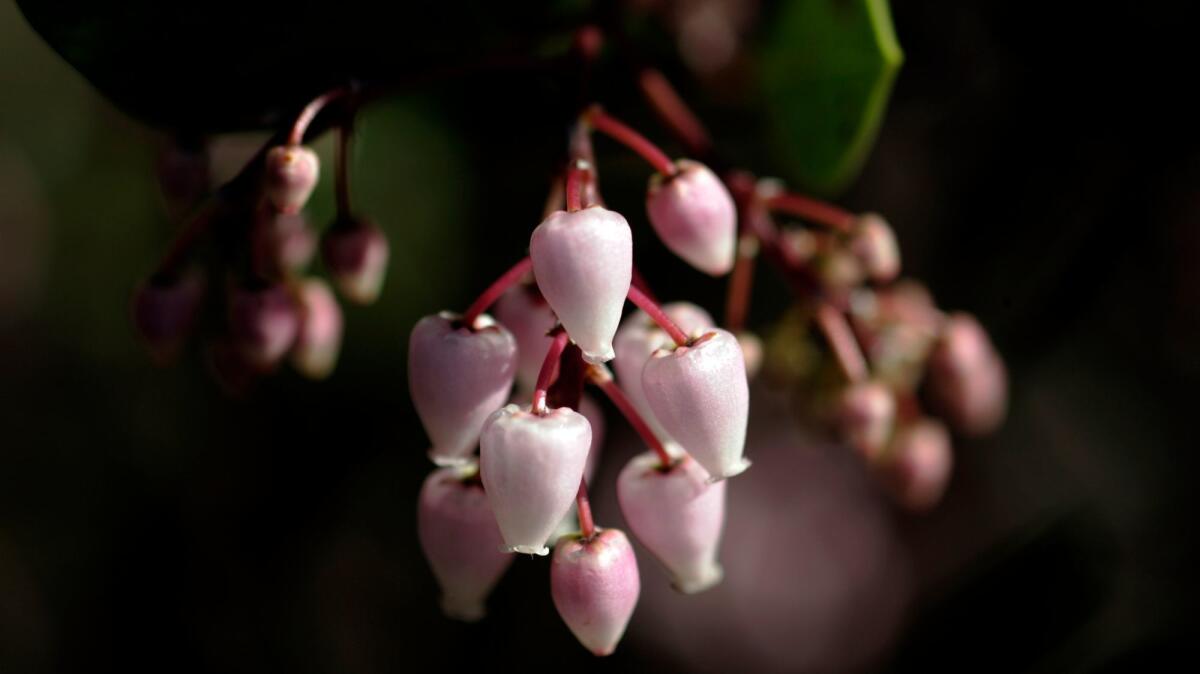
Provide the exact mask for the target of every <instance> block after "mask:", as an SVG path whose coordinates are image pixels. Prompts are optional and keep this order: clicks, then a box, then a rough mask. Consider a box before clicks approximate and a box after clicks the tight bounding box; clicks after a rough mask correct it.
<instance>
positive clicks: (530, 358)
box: [493, 284, 558, 391]
mask: <svg viewBox="0 0 1200 674" xmlns="http://www.w3.org/2000/svg"><path fill="white" fill-rule="evenodd" d="M493 312H494V313H495V314H496V320H498V321H500V323H502V324H503V325H504V327H506V328H508V329H509V331H510V332H512V334H513V337H516V339H517V354H518V356H519V360H518V361H517V382H518V383H520V385H521V386H522V387H524V388H525V389H526V390H527V391H532V390H533V387H534V386H535V385H536V384H537V376H538V372H539V371H540V370H541V369H542V360H543V359H545V357H546V351H547V349H549V348H550V343H551V342H552V341H553V340H552V339H550V338H549V337H547V336H546V333H547V332H549V331H550V329H551V328H553V327H554V324H555V323H557V322H558V319H557V318H555V316H554V311H553V310H552V309H551V308H550V305H549V304H547V303H546V300H545V299H544V298H542V296H541V293H539V292H538V291H537V289H536V288H534V287H531V286H526V285H523V284H521V285H517V286H515V287H513V288H511V289H509V290H508V292H506V293H504V294H503V295H501V296H500V299H499V300H497V301H496V306H495V307H494V308H493Z"/></svg>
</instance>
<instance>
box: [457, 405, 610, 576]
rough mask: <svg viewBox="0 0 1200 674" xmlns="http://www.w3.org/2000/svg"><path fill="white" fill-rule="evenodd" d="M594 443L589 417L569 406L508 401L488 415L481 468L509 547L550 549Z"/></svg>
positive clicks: (481, 442) (538, 552)
mask: <svg viewBox="0 0 1200 674" xmlns="http://www.w3.org/2000/svg"><path fill="white" fill-rule="evenodd" d="M591 442H592V429H591V426H590V425H589V424H588V421H587V419H586V418H585V417H584V416H583V415H582V414H580V413H578V412H576V411H574V410H572V409H570V408H568V407H559V408H556V409H553V410H549V411H548V412H547V413H546V414H536V413H533V412H531V411H530V410H529V408H528V407H524V408H522V407H518V406H516V405H508V406H506V407H504V408H502V409H499V410H496V411H495V412H494V413H493V414H492V415H491V416H490V417H488V419H487V423H486V424H484V427H483V435H482V436H480V439H479V471H480V477H481V478H482V479H483V487H484V489H486V490H487V494H488V501H489V502H490V503H491V505H492V511H493V512H494V513H495V514H496V522H497V524H499V525H500V532H501V534H502V535H503V536H504V543H505V549H506V550H508V551H510V552H524V553H528V554H534V555H545V554H546V553H548V552H549V549H548V548H547V547H546V540H547V539H548V538H549V537H550V534H552V533H554V529H555V528H556V527H557V526H558V523H559V522H560V521H562V518H563V516H564V515H566V514H567V511H569V510H570V508H571V504H572V503H573V502H574V500H575V495H576V493H578V490H579V483H580V480H581V479H582V478H583V470H584V466H585V464H586V463H587V456H588V449H589V447H590V445H591Z"/></svg>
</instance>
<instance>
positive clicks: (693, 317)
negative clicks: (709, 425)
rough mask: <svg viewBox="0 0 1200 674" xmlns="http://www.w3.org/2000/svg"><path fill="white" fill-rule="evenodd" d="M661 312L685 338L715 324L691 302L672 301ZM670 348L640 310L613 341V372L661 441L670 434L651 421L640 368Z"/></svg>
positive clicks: (621, 328)
mask: <svg viewBox="0 0 1200 674" xmlns="http://www.w3.org/2000/svg"><path fill="white" fill-rule="evenodd" d="M662 309H663V311H664V312H666V314H667V316H668V317H669V318H670V319H671V320H672V321H674V322H675V325H678V326H679V329H680V330H683V331H684V332H685V333H686V334H688V335H692V336H695V337H699V336H700V335H701V334H703V331H704V330H706V329H707V328H711V327H713V326H715V325H716V323H715V322H713V319H712V316H710V315H709V314H708V312H707V311H705V310H704V309H701V308H700V307H698V306H696V305H695V304H692V303H691V302H671V303H669V304H664V305H662ZM671 345H672V342H671V338H670V337H669V336H667V333H666V332H664V331H663V329H662V328H660V327H659V326H658V324H657V323H655V322H654V320H653V319H652V318H650V316H649V315H648V314H647V313H646V312H644V311H642V310H641V309H639V310H637V311H635V312H633V313H631V314H629V316H627V317H626V318H625V320H624V321H621V327H620V328H619V329H618V330H617V336H616V337H615V338H614V339H613V348H614V349H615V350H616V354H617V357H616V359H615V360H614V361H613V369H615V370H616V371H617V383H618V384H619V385H620V386H621V390H622V391H624V392H625V395H626V396H628V397H629V401H630V402H632V403H633V406H634V407H636V408H637V410H638V412H639V413H641V415H642V418H643V419H645V420H646V423H647V424H649V425H650V429H651V430H653V431H654V434H655V435H657V436H658V437H659V439H661V440H667V439H669V435H668V434H667V432H666V430H664V429H663V427H662V424H660V423H658V420H657V419H655V418H654V411H653V410H651V409H650V403H649V402H648V401H647V400H646V393H645V391H644V390H643V389H642V368H644V367H646V362H647V361H649V360H650V356H651V355H653V354H654V352H655V351H657V350H659V349H661V348H664V347H669V346H671Z"/></svg>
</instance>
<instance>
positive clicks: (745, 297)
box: [725, 233, 758, 334]
mask: <svg viewBox="0 0 1200 674" xmlns="http://www.w3.org/2000/svg"><path fill="white" fill-rule="evenodd" d="M737 251H738V255H737V261H736V262H734V264H733V273H732V274H730V275H729V291H728V293H729V294H728V295H726V296H725V327H726V328H727V329H728V330H729V331H730V332H732V333H735V334H736V333H738V332H741V330H742V329H743V328H745V327H746V314H747V313H749V311H750V291H751V290H752V289H753V288H754V262H755V260H757V259H758V239H756V238H754V235H753V234H750V233H745V234H742V235H741V236H740V237H739V238H738V247H737Z"/></svg>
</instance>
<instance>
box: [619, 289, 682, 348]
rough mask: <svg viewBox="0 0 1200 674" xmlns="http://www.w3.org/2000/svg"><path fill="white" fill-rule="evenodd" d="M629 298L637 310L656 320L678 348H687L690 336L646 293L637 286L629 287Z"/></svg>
mask: <svg viewBox="0 0 1200 674" xmlns="http://www.w3.org/2000/svg"><path fill="white" fill-rule="evenodd" d="M628 297H629V301H630V302H633V303H634V304H635V305H637V308H639V309H641V310H642V311H644V312H646V313H647V314H649V315H650V318H652V319H654V322H655V323H658V327H660V328H662V329H663V330H664V331H665V332H666V333H667V335H668V336H670V338H671V341H673V342H675V344H677V345H678V346H686V345H687V344H688V343H689V342H690V341H691V340H689V339H688V336H687V335H685V334H684V333H683V330H680V329H679V326H678V325H675V322H674V321H672V320H671V318H670V317H669V316H667V313H666V312H665V311H663V310H662V307H660V306H658V304H657V303H656V302H655V301H654V300H652V299H650V298H649V297H647V296H646V293H643V292H642V291H641V290H639V289H638V287H637V286H634V285H630V286H629V295H628Z"/></svg>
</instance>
